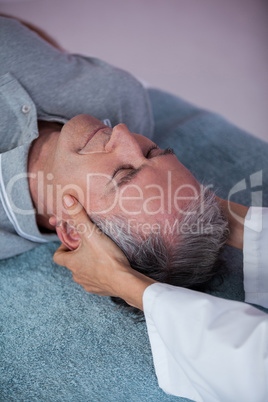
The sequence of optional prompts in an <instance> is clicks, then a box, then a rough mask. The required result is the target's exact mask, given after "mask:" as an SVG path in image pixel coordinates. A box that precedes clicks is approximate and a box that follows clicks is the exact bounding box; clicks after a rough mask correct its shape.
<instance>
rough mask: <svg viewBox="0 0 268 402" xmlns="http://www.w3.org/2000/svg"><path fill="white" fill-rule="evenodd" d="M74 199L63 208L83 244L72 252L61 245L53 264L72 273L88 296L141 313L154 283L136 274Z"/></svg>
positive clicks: (121, 253) (123, 256)
mask: <svg viewBox="0 0 268 402" xmlns="http://www.w3.org/2000/svg"><path fill="white" fill-rule="evenodd" d="M71 199H72V200H73V205H69V207H68V206H67V204H66V203H64V204H65V209H66V210H68V214H69V217H70V219H71V220H72V226H74V227H75V228H76V229H77V232H78V233H79V234H80V237H81V240H80V244H79V246H78V248H77V249H76V250H73V251H70V250H69V249H68V248H67V247H66V246H65V245H64V244H62V245H61V246H60V247H59V249H58V250H57V251H56V252H55V254H54V257H53V259H54V261H55V262H56V263H57V264H59V265H63V266H65V267H67V268H68V269H70V270H71V271H72V273H73V279H74V281H75V282H77V283H78V284H80V285H81V286H83V288H84V289H85V290H86V291H87V292H90V293H95V294H98V295H101V296H115V297H121V298H122V299H124V300H125V301H126V302H127V303H128V304H130V305H131V306H134V307H137V308H139V309H141V310H142V309H143V305H142V296H143V293H144V290H145V289H146V288H147V286H149V285H151V284H152V283H154V282H155V281H154V280H152V279H150V278H148V277H146V276H144V275H142V274H140V273H139V272H137V271H135V270H133V269H132V268H131V267H130V265H129V262H128V260H127V258H126V257H125V255H124V254H123V252H122V251H121V250H120V249H119V248H118V246H117V245H116V244H115V243H114V242H113V241H112V240H111V239H110V238H109V237H108V236H106V235H105V234H104V233H102V232H101V231H100V230H99V229H98V228H97V227H96V226H95V225H94V224H93V223H92V222H91V221H90V219H89V218H88V216H87V214H86V212H85V210H84V209H83V208H82V209H80V212H77V200H76V199H75V198H73V197H71ZM69 200H70V198H69ZM79 228H80V230H78V229H79Z"/></svg>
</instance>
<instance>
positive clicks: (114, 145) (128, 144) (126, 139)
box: [105, 123, 142, 155]
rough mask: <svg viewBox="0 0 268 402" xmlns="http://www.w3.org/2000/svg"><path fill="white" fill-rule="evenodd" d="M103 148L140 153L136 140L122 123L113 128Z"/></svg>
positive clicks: (109, 150)
mask: <svg viewBox="0 0 268 402" xmlns="http://www.w3.org/2000/svg"><path fill="white" fill-rule="evenodd" d="M105 149H106V151H107V152H111V151H116V150H118V151H120V152H124V153H127V154H130V153H135V154H139V155H142V150H141V148H140V146H139V144H138V142H137V140H136V139H135V137H134V135H133V134H131V132H130V131H129V129H128V128H127V126H126V125H125V124H123V123H120V124H118V125H117V126H115V127H114V128H113V131H112V134H111V137H110V140H109V142H108V143H107V145H106V146H105Z"/></svg>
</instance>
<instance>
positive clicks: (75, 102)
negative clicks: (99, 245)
mask: <svg viewBox="0 0 268 402" xmlns="http://www.w3.org/2000/svg"><path fill="white" fill-rule="evenodd" d="M89 40H90V39H89ZM81 113H86V114H90V115H92V116H95V117H96V118H98V119H99V120H102V121H103V120H105V119H109V120H110V122H111V124H112V126H114V125H116V124H118V123H121V122H123V123H125V124H127V126H128V128H129V129H130V131H132V132H135V133H140V134H143V135H145V136H147V137H149V138H151V137H152V134H153V118H152V111H151V105H150V101H149V98H148V95H147V91H146V89H145V88H144V87H143V86H142V85H141V83H140V82H139V81H138V80H136V79H135V78H134V77H132V76H131V75H130V74H128V73H127V72H125V71H122V70H120V69H117V68H115V67H112V66H110V65H109V64H107V63H105V62H103V61H101V60H98V59H96V58H92V57H84V56H81V55H72V54H68V53H64V52H61V51H59V50H57V49H55V48H54V47H52V46H51V45H50V44H48V43H47V42H45V41H44V40H43V39H42V38H40V37H39V36H38V35H37V34H36V33H34V32H32V31H30V30H29V29H28V28H26V27H25V26H23V25H22V24H20V23H19V22H17V21H15V20H13V19H10V18H4V17H0V258H1V259H2V258H7V257H10V256H13V255H16V254H19V253H22V252H24V251H27V250H30V249H31V248H33V247H35V246H36V245H38V244H40V243H44V242H48V241H53V240H56V239H57V236H56V235H54V234H51V235H50V234H41V233H40V231H39V229H38V227H37V224H36V220H35V211H34V208H33V204H32V201H31V196H30V192H29V187H28V179H27V159H28V151H29V147H30V144H31V142H32V141H33V140H34V139H36V138H37V137H38V128H37V120H46V121H55V122H60V123H66V121H67V120H69V119H70V118H72V117H74V116H76V115H77V114H81Z"/></svg>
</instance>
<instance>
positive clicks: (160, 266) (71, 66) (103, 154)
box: [0, 18, 228, 290]
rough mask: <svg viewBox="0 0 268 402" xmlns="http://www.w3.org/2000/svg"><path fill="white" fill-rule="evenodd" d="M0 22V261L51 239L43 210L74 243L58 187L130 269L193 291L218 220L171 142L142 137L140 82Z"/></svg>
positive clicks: (210, 268)
mask: <svg viewBox="0 0 268 402" xmlns="http://www.w3.org/2000/svg"><path fill="white" fill-rule="evenodd" d="M0 29H1V32H0V33H1V38H2V40H1V48H0V51H1V54H2V55H3V56H2V57H1V63H0V74H1V77H0V79H1V82H0V83H1V94H2V96H1V98H0V101H1V156H0V162H1V164H0V166H1V180H0V196H1V203H2V205H1V211H0V214H1V257H2V258H5V257H9V256H12V255H14V254H18V253H21V252H24V251H26V250H29V249H31V248H33V247H34V246H35V245H37V244H38V243H42V242H47V241H51V240H55V239H56V237H55V236H54V235H53V233H54V230H55V228H54V226H53V225H51V223H50V219H51V218H52V219H53V218H54V219H56V221H57V223H58V224H57V226H56V230H57V233H58V235H59V237H60V239H61V240H62V241H63V242H64V243H65V244H66V245H67V246H68V247H69V248H70V249H75V248H76V247H77V246H78V244H79V236H77V233H75V231H74V230H73V229H72V227H71V225H69V224H68V222H67V223H66V222H64V223H63V224H60V223H61V221H62V219H63V218H64V217H65V211H64V208H63V207H62V203H61V198H62V195H63V194H64V193H65V192H69V193H70V194H72V195H73V196H75V197H77V198H78V199H79V201H80V203H81V204H82V205H83V207H84V208H85V209H86V211H87V213H88V215H89V216H90V217H91V219H93V220H94V221H95V222H96V223H97V224H98V225H99V226H101V227H102V229H103V230H104V231H105V232H106V233H108V234H110V236H111V237H112V238H113V239H114V240H116V241H117V243H118V244H119V245H120V247H121V248H122V249H123V250H124V252H125V253H126V255H127V256H128V258H129V260H130V262H131V264H132V266H133V267H134V268H135V269H137V270H139V271H141V272H142V273H144V274H147V275H150V276H152V277H153V278H154V279H156V280H160V281H162V282H168V283H172V284H176V285H181V286H185V287H191V288H194V289H200V290H203V289H205V288H206V287H207V285H208V283H209V282H210V281H211V279H212V278H213V277H214V275H217V273H218V271H219V270H220V266H219V265H218V264H215V263H216V261H217V259H218V256H219V254H220V251H221V248H222V246H223V244H224V243H225V241H226V239H227V235H228V229H227V220H226V218H225V216H224V214H223V213H222V211H221V209H220V207H219V205H218V203H217V201H216V199H215V197H214V196H213V195H211V194H210V193H209V192H208V191H204V190H203V188H202V186H200V184H199V183H198V182H197V181H196V180H195V178H194V177H193V176H192V174H191V173H190V172H189V171H188V170H187V169H186V168H185V167H184V166H183V165H182V164H181V163H180V162H179V161H178V160H177V158H176V157H175V155H174V154H173V152H172V150H170V149H166V150H161V149H159V148H158V147H157V145H156V144H155V143H153V142H152V141H151V140H150V139H149V138H150V137H152V131H153V120H152V112H151V107H150V102H149V100H148V95H147V91H146V89H145V88H144V87H143V86H142V85H141V84H140V83H139V82H138V81H137V80H136V79H134V78H133V77H132V76H130V75H129V74H128V73H125V72H124V71H121V70H118V69H116V68H113V67H111V66H109V65H108V64H106V63H104V62H102V61H100V60H97V59H93V58H87V57H83V56H74V55H69V54H66V53H64V52H62V51H60V50H58V49H56V48H55V47H53V46H51V45H50V44H48V43H47V42H46V41H44V40H43V39H41V38H40V36H39V35H37V34H36V33H35V32H33V31H31V30H29V29H28V28H26V27H25V26H23V25H22V24H20V23H19V22H17V21H14V20H12V19H10V18H1V24H0ZM92 115H94V117H93V116H92ZM123 123H126V124H123ZM112 127H113V128H112ZM137 133H138V134H137ZM33 207H34V208H33ZM110 229H111V230H110ZM18 235H19V236H18ZM197 261H198V264H197V263H196V262H197Z"/></svg>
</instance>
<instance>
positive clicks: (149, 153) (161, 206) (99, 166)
mask: <svg viewBox="0 0 268 402" xmlns="http://www.w3.org/2000/svg"><path fill="white" fill-rule="evenodd" d="M163 135H164V134H163ZM51 173H52V174H51ZM45 177H46V178H47V179H48V180H47V187H49V185H50V187H51V188H50V192H47V194H46V195H45V196H46V197H47V202H46V204H47V205H48V207H49V208H50V212H51V214H56V215H59V210H60V209H61V208H62V194H63V193H69V194H72V195H74V196H75V197H76V198H78V199H79V201H80V203H81V204H82V205H83V206H84V208H85V209H86V211H87V213H88V214H89V216H90V215H92V214H94V213H97V214H98V215H102V216H103V217H112V216H114V215H121V216H123V217H124V218H125V219H128V220H131V222H132V223H133V222H134V221H135V222H136V223H138V224H142V223H145V222H146V223H149V224H151V225H153V224H154V223H155V222H161V221H162V220H164V219H170V220H172V219H173V218H174V215H177V214H178V213H179V214H180V213H181V211H182V209H183V207H184V206H185V204H186V203H188V202H189V201H190V199H193V198H196V197H197V194H198V191H200V188H199V184H198V183H197V181H196V180H195V178H194V177H193V176H192V174H191V173H190V172H189V171H188V170H187V169H186V168H185V167H184V166H183V165H182V164H181V163H180V162H179V161H178V160H177V158H176V156H175V155H174V154H173V153H172V152H171V151H170V150H165V151H163V150H161V149H159V148H158V147H157V146H156V145H155V144H154V143H153V142H152V141H151V140H149V139H147V138H146V137H144V136H142V135H139V134H133V133H130V132H129V130H128V129H127V127H126V126H125V125H124V124H119V125H117V126H115V127H114V128H110V127H108V126H105V125H104V124H103V123H102V122H100V121H99V120H97V119H96V118H94V117H92V116H89V115H78V116H76V117H74V118H72V119H71V120H69V121H68V122H67V123H66V124H65V125H64V126H63V128H62V130H61V132H60V134H59V135H58V136H54V138H53V146H52V147H51V153H50V155H49V158H48V160H47V164H46V168H45ZM52 189H53V196H52V195H51V194H52ZM55 209H56V210H55Z"/></svg>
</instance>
